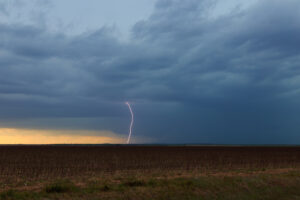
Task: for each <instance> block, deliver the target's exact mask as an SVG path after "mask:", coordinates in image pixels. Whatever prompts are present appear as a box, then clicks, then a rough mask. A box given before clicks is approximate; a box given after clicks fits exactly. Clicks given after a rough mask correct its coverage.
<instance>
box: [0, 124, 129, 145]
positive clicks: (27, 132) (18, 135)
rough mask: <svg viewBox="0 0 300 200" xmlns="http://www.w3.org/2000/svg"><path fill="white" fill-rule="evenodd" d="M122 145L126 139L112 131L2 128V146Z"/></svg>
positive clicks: (0, 139)
mask: <svg viewBox="0 0 300 200" xmlns="http://www.w3.org/2000/svg"><path fill="white" fill-rule="evenodd" d="M103 143H111V144H120V143H124V138H122V137H120V136H118V135H116V134H114V133H113V132H110V131H90V130H86V131H84V130H31V129H14V128H0V144H103Z"/></svg>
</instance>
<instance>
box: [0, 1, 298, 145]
mask: <svg viewBox="0 0 300 200" xmlns="http://www.w3.org/2000/svg"><path fill="white" fill-rule="evenodd" d="M299 19H300V1H298V0H285V1H282V0H260V1H257V0H251V1H247V2H241V1H238V0H158V1H154V0H127V1H117V0H110V1H104V0H100V1H99V0H91V1H88V3H87V1H82V0H53V1H50V0H43V1H42V0H33V1H26V0H11V1H6V0H0V139H1V137H4V136H10V135H11V134H14V135H18V134H22V137H23V136H24V135H25V136H26V135H30V134H37V133H38V131H39V130H40V131H41V134H42V131H44V132H43V134H44V135H48V136H49V135H51V139H52V141H53V136H57V137H59V136H60V135H67V136H68V138H70V137H72V136H73V137H74V138H75V137H77V140H76V141H78V140H79V141H80V139H78V137H83V136H89V138H88V139H89V140H90V139H91V138H90V136H95V135H96V136H99V137H100V136H101V137H103V138H104V137H105V138H106V139H107V138H109V137H111V138H116V140H108V139H107V140H105V141H106V142H107V141H109V142H113V141H115V142H118V143H119V142H120V141H123V140H125V138H126V136H127V133H128V128H129V127H128V126H129V122H130V113H129V111H128V108H127V107H126V105H125V104H124V102H125V101H129V102H131V104H132V107H133V110H134V113H135V123H134V129H133V140H134V141H135V142H156V143H218V144H299V143H300V114H299V113H300V37H299V35H300V20H299ZM1 130H2V132H1ZM12 130H13V131H12ZM30 130H31V131H30ZM1 135H2V136H1ZM31 136H32V135H31ZM54 138H55V137H54ZM27 139H28V138H27ZM7 140H8V139H7ZM7 140H5V141H7ZM9 140H13V139H12V138H10V139H9ZM43 140H46V139H45V136H43ZM68 140H69V139H68ZM2 141H4V139H3V140H2ZM59 141H61V140H59ZM74 141H75V140H74ZM84 141H86V140H84ZM95 141H97V142H99V141H100V140H96V139H95ZM103 141H104V140H103ZM0 143H1V141H0ZM3 143H5V142H3ZM18 143H22V140H21V141H20V142H18Z"/></svg>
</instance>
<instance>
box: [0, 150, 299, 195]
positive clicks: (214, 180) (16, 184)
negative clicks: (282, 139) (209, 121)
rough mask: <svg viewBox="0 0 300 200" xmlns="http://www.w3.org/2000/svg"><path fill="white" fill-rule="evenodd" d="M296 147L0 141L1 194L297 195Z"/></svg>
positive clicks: (297, 154) (297, 159) (297, 156)
mask: <svg viewBox="0 0 300 200" xmlns="http://www.w3.org/2000/svg"><path fill="white" fill-rule="evenodd" d="M299 164H300V148H298V147H196V146H195V147H178V146H177V147H164V146H163V147H162V146H157V147H153V146H152V147H151V146H148V147H147V146H140V147H138V146H106V147H103V146H1V147H0V172H1V174H0V177H1V179H0V199H1V200H2V199H3V200H14V199H16V200H19V199H20V200H27V199H28V200H29V199H30V200H32V199H33V200H34V199H36V200H50V199H58V200H59V199H67V200H68V199H72V200H73V199H75V200H76V199H89V200H94V199H95V200H96V199H137V200H138V199H174V200H176V199H180V200H184V199H220V200H221V199H222V200H223V199H224V200H226V199H233V200H234V199H239V200H243V199H245V200H248V199H249V200H250V199H270V200H271V199H272V200H273V199H280V200H281V199H300V190H299V189H300V167H299Z"/></svg>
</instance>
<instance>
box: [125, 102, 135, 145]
mask: <svg viewBox="0 0 300 200" xmlns="http://www.w3.org/2000/svg"><path fill="white" fill-rule="evenodd" d="M125 104H126V105H127V106H128V108H129V111H130V114H131V122H130V126H129V135H128V139H127V144H129V143H130V138H131V133H132V126H133V118H134V115H133V112H132V109H131V106H130V103H129V102H128V101H127V102H125Z"/></svg>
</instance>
